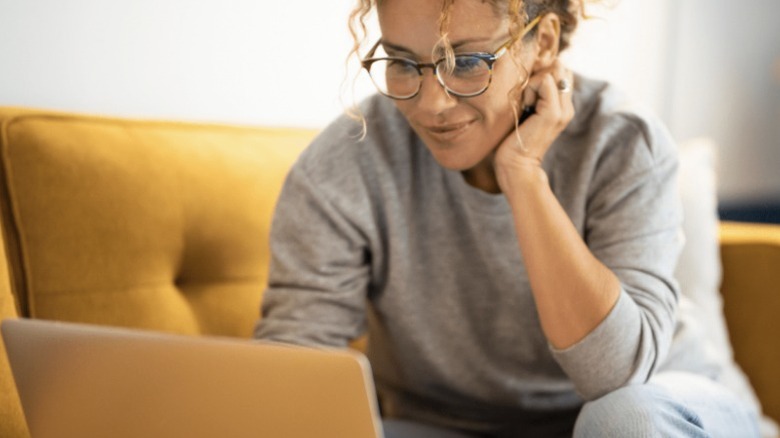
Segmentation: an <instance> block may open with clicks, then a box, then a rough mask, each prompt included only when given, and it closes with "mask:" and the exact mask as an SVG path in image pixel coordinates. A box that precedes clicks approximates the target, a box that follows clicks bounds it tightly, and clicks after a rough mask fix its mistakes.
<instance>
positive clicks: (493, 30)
mask: <svg viewBox="0 0 780 438" xmlns="http://www.w3.org/2000/svg"><path fill="white" fill-rule="evenodd" d="M440 14H441V3H440V2H439V1H431V0H425V1H423V0H385V1H383V2H381V4H380V6H379V7H378V17H379V25H380V28H381V31H382V43H383V45H384V49H385V51H386V52H387V53H388V54H389V55H391V56H403V57H406V58H409V59H413V60H416V61H418V62H424V63H428V62H434V61H436V60H435V59H431V54H432V51H433V49H434V47H435V45H436V43H437V42H438V41H439V39H440V36H439V16H440ZM508 39H509V21H508V19H506V18H501V17H499V16H497V15H496V13H495V11H494V9H493V6H491V4H490V3H489V2H486V1H481V0H460V1H456V2H454V4H453V7H452V15H451V21H450V26H449V41H450V43H451V44H452V47H453V49H454V51H455V53H461V52H490V53H493V52H494V51H495V50H496V49H497V48H499V47H500V46H501V45H502V44H503V43H505V42H506V41H507V40H508ZM511 56H513V55H512V53H511V52H510V53H508V54H505V55H504V56H502V57H501V58H500V59H499V60H498V61H497V62H496V63H495V64H494V66H493V79H492V82H491V84H490V87H489V88H488V89H487V91H485V92H484V93H483V94H481V95H479V96H476V97H469V98H461V97H455V96H448V95H447V93H446V92H445V90H444V88H442V86H441V85H439V83H438V81H437V80H436V76H435V75H434V73H433V72H432V70H431V69H424V70H423V72H424V78H423V83H422V88H421V89H420V92H419V94H418V95H417V96H415V97H414V98H412V99H409V100H397V101H395V102H396V106H397V107H398V109H399V110H400V111H401V112H402V113H403V115H404V116H405V117H406V119H407V120H408V121H409V123H410V124H411V126H412V128H413V129H414V131H415V132H416V133H417V135H419V136H420V138H421V139H422V140H423V142H424V143H425V145H426V146H427V147H428V149H429V150H430V151H431V153H432V154H433V156H434V157H435V158H436V160H437V161H438V162H439V164H441V165H442V166H443V167H446V168H448V169H452V170H460V171H468V170H471V169H473V168H475V167H477V166H478V165H480V164H482V165H483V166H486V165H487V166H489V156H490V154H491V152H492V151H493V149H494V148H495V147H496V146H497V145H498V144H499V143H500V142H501V140H503V139H504V138H505V137H506V136H507V135H508V134H509V133H510V132H511V131H512V129H513V128H514V126H515V115H514V113H513V110H512V106H511V104H510V100H509V99H510V98H509V92H510V90H512V88H513V87H515V86H516V85H517V84H518V83H519V82H522V81H524V80H525V77H526V75H527V73H526V72H525V70H523V69H522V68H519V67H518V66H517V65H516V63H515V61H513V60H512V59H511ZM519 61H520V62H522V63H523V65H526V66H527V65H530V64H529V63H528V62H527V61H528V60H525V62H523V59H519ZM480 167H482V166H480Z"/></svg>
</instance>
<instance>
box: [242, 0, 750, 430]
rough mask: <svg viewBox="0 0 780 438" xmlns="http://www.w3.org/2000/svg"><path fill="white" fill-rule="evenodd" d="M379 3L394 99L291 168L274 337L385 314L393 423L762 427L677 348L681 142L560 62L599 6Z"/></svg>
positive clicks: (374, 103)
mask: <svg viewBox="0 0 780 438" xmlns="http://www.w3.org/2000/svg"><path fill="white" fill-rule="evenodd" d="M373 8H375V9H376V12H377V16H378V18H379V24H380V29H381V33H382V37H381V40H380V41H379V43H378V44H377V45H376V46H374V48H372V49H371V51H370V52H369V53H368V54H367V56H366V57H365V59H364V60H363V66H364V68H366V69H367V70H368V71H369V72H370V75H371V78H372V80H373V81H374V83H375V84H376V85H377V87H378V88H379V91H380V92H381V93H382V94H384V95H385V96H375V97H372V98H370V99H368V100H367V101H366V102H364V104H363V105H362V106H361V108H360V111H361V117H362V120H363V121H364V124H365V126H364V127H363V128H364V132H363V133H364V134H365V137H364V138H361V137H360V124H358V123H355V121H354V120H351V119H350V118H348V117H342V118H341V119H339V120H337V121H336V122H335V123H333V124H332V125H331V126H330V127H328V128H327V129H326V130H325V131H324V132H323V133H322V134H321V135H320V136H319V138H317V139H316V140H315V141H314V143H313V144H312V145H311V146H310V147H309V148H308V149H307V150H306V152H304V154H303V155H302V156H301V158H300V160H299V161H298V162H297V163H296V165H295V166H294V168H293V169H292V170H291V172H290V174H289V176H288V180H287V181H286V184H285V187H284V189H283V192H282V195H281V197H280V199H279V203H278V207H277V212H276V215H275V218H274V223H273V228H272V236H271V246H272V254H273V260H272V263H271V273H270V280H269V288H268V290H267V291H266V293H265V296H264V304H263V318H262V320H261V322H260V324H259V325H258V329H257V336H258V337H261V338H266V339H273V340H276V341H282V342H291V343H296V344H303V345H329V346H346V345H347V343H348V341H349V340H351V339H354V338H356V337H358V336H359V335H360V334H361V333H363V332H364V331H365V330H366V329H367V331H368V333H369V339H370V341H369V345H368V349H367V355H368V357H369V359H370V360H371V364H372V367H373V370H374V374H375V379H376V384H377V391H378V395H379V399H380V405H381V407H382V412H383V416H384V417H385V418H386V420H385V432H386V434H387V436H388V437H414V436H421V437H422V436H424V437H438V436H441V437H449V436H533V437H541V436H571V435H572V432H573V433H574V435H575V436H594V437H595V436H621V437H622V436H697V437H698V436H710V435H711V436H740V437H744V436H753V435H756V433H757V432H756V424H755V423H756V419H755V414H754V413H753V412H751V410H750V409H749V408H747V407H746V406H743V405H742V403H741V402H740V401H739V400H737V399H736V398H735V397H734V396H733V395H731V394H730V393H729V392H728V391H727V390H726V389H725V388H722V387H720V385H719V384H718V383H717V382H716V380H715V379H714V377H715V375H716V374H717V370H714V369H713V367H712V366H711V364H708V363H703V362H702V361H701V360H698V358H699V357H700V356H699V355H698V353H697V351H696V350H695V349H691V348H686V350H685V351H682V352H675V351H676V350H675V349H674V346H676V345H682V344H683V343H685V340H684V339H682V338H684V337H685V333H686V331H685V330H683V329H682V327H681V326H680V324H679V323H678V322H677V321H676V318H675V312H676V307H677V300H678V290H677V287H676V283H675V282H674V280H673V278H672V273H673V270H674V267H675V263H676V259H677V255H678V252H679V249H680V246H681V241H680V239H679V237H678V229H679V225H680V222H681V217H680V210H679V205H678V200H677V197H676V196H677V194H676V186H675V172H676V166H677V163H676V157H675V148H674V144H673V143H672V141H671V139H670V138H669V136H668V135H667V133H666V131H665V130H664V129H663V127H662V126H661V125H660V124H659V122H657V121H656V120H655V119H653V118H650V117H648V116H645V115H641V114H639V113H637V112H634V111H632V110H630V109H628V108H627V107H625V106H624V103H623V102H622V101H621V100H620V99H619V96H618V95H617V94H616V93H615V92H614V91H613V90H612V89H611V88H610V87H608V86H607V85H606V84H604V83H600V82H596V81H592V80H588V79H586V78H582V77H580V76H576V77H575V76H574V75H573V74H572V73H571V72H570V71H568V70H567V69H565V68H564V67H563V66H562V65H561V63H560V61H559V60H558V54H559V53H560V51H561V50H563V49H564V48H565V46H566V45H567V41H568V39H569V37H570V35H571V32H572V31H573V29H574V27H575V26H576V22H577V18H578V16H579V15H580V13H579V10H580V5H578V4H570V2H569V1H567V0H544V1H543V0H536V1H530V0H529V1H527V2H526V3H525V4H523V3H521V2H518V1H510V0H494V1H482V0H457V1H454V0H444V1H442V0H425V1H421V0H384V1H374V0H362V1H361V2H360V4H359V5H358V7H357V8H356V10H355V12H354V13H353V17H354V18H356V19H357V20H358V23H357V24H358V26H359V25H361V24H362V23H361V22H360V20H362V17H365V16H366V15H367V13H369V12H370V11H371V10H372V9H373ZM354 28H355V27H353V29H354ZM357 38H358V41H356V44H359V43H360V41H359V37H357ZM382 52H384V53H382ZM388 97H390V98H389V99H388ZM521 113H522V115H521ZM518 119H522V123H520V124H519V125H518ZM673 337H674V338H675V341H674V342H673ZM686 345H696V343H695V342H694V343H691V342H690V341H688V342H687V344H686ZM670 350H671V353H670Z"/></svg>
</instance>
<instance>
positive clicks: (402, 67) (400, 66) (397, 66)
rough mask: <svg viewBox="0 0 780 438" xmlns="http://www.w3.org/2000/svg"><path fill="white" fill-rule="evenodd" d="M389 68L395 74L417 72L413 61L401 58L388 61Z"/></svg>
mask: <svg viewBox="0 0 780 438" xmlns="http://www.w3.org/2000/svg"><path fill="white" fill-rule="evenodd" d="M387 70H388V72H392V73H393V74H415V75H416V74H417V68H416V67H415V65H414V64H413V63H412V62H411V61H404V60H400V59H394V60H390V61H388V64H387Z"/></svg>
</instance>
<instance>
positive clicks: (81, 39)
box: [0, 0, 668, 126]
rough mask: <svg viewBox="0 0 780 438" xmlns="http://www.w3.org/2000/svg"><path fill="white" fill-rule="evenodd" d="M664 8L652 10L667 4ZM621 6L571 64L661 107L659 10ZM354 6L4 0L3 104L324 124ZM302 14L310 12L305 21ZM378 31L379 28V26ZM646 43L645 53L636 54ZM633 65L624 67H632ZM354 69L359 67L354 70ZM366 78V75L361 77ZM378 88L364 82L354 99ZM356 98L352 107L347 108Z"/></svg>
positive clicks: (237, 0) (336, 90)
mask: <svg viewBox="0 0 780 438" xmlns="http://www.w3.org/2000/svg"><path fill="white" fill-rule="evenodd" d="M667 1H668V0H663V1H661V2H654V4H656V5H657V4H665V3H666V2H667ZM646 3H647V2H644V1H641V0H622V2H621V3H620V4H619V7H618V8H616V9H614V10H609V9H597V10H593V13H594V14H597V15H598V16H600V17H603V19H594V20H590V21H588V22H586V23H584V24H583V29H582V30H583V32H582V33H581V35H580V38H578V40H577V41H576V42H575V48H574V49H572V51H571V53H570V54H569V55H570V59H571V62H572V64H573V65H574V66H575V67H577V68H578V69H579V70H582V71H585V72H587V73H589V74H592V75H595V76H600V77H606V78H608V79H611V80H613V81H616V82H618V83H620V84H622V85H624V86H625V87H627V88H629V89H631V91H633V94H636V95H637V96H638V97H639V98H641V99H643V100H647V101H648V102H649V103H650V104H651V105H653V106H654V107H658V108H661V107H662V103H661V101H660V99H659V96H661V95H660V94H657V93H652V92H651V91H650V90H651V88H646V87H644V86H638V85H640V84H641V85H644V84H645V83H646V82H649V83H653V84H654V83H655V82H657V81H658V80H660V78H662V75H660V74H657V73H658V72H662V71H663V69H662V68H661V66H662V65H663V63H662V62H654V66H655V68H653V69H646V68H644V66H643V65H642V61H643V60H644V59H643V57H644V56H645V55H642V54H643V53H650V56H651V57H652V58H653V59H657V58H659V57H660V53H661V51H660V50H659V47H660V45H659V44H660V43H659V41H658V40H657V39H652V38H644V35H643V34H642V33H637V32H635V29H640V30H641V29H646V31H645V34H649V33H650V32H651V28H650V27H643V26H637V23H638V22H640V21H641V20H642V17H645V18H646V17H648V16H651V17H652V21H653V22H654V23H655V24H654V25H653V27H652V28H654V27H655V26H656V25H661V24H660V22H661V21H663V8H660V9H659V8H658V7H652V8H650V7H648V6H647V5H646ZM352 4H353V1H352V0H328V1H322V0H307V1H298V2H296V3H295V6H294V7H293V6H291V3H290V2H283V1H270V0H261V1H258V0H165V1H160V0H133V1H106V0H64V1H63V0H0V5H1V6H0V53H2V54H3V56H2V61H0V62H2V68H0V104H5V105H9V104H10V105H26V106H34V107H47V108H62V109H66V110H77V111H88V112H96V113H101V114H117V115H130V116H144V117H175V118H184V119H191V120H216V121H232V122H240V123H262V124H281V125H299V126H300V125H308V126H323V125H324V124H326V123H327V122H328V121H329V120H331V119H332V118H333V117H334V116H335V115H337V114H338V113H340V112H341V110H342V108H343V106H342V103H341V102H340V87H341V84H342V81H343V79H344V77H345V67H344V59H345V56H346V53H347V52H348V50H349V48H350V47H351V40H350V37H349V34H348V32H347V28H346V17H347V15H348V11H349V10H350V8H351V6H352ZM302 11H303V12H302ZM374 30H375V28H374ZM636 44H640V45H641V46H642V50H641V53H642V54H640V53H637V52H635V51H633V50H632V48H633V47H634V46H635V45H636ZM626 60H628V62H627V61H626ZM353 67H354V66H353ZM363 79H365V78H363ZM372 91H373V89H372V88H371V86H370V83H368V82H367V81H366V80H363V81H358V87H357V95H358V97H361V96H365V95H367V94H368V93H370V92H372ZM348 100H350V99H348Z"/></svg>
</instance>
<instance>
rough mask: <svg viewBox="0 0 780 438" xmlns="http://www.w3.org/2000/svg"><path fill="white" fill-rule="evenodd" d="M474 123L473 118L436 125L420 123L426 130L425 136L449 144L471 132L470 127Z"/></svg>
mask: <svg viewBox="0 0 780 438" xmlns="http://www.w3.org/2000/svg"><path fill="white" fill-rule="evenodd" d="M473 125H474V121H473V120H468V121H464V122H454V123H444V124H435V125H420V126H421V127H422V129H423V132H425V136H427V137H429V138H430V139H431V140H434V141H435V142H436V143H439V144H440V145H441V144H447V143H451V142H453V141H455V140H457V139H459V138H460V137H462V136H463V135H464V134H466V133H468V132H469V128H471V127H472V126H473Z"/></svg>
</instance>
